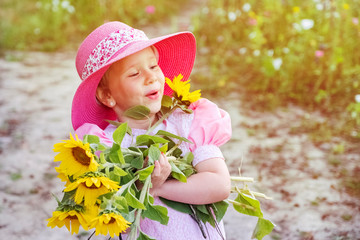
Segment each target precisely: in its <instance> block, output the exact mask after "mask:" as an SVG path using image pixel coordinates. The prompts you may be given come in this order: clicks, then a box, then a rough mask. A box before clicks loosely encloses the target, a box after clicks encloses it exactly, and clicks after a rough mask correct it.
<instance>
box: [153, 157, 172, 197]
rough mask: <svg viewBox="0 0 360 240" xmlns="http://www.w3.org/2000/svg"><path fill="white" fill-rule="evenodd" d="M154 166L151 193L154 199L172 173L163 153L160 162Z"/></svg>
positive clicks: (156, 162)
mask: <svg viewBox="0 0 360 240" xmlns="http://www.w3.org/2000/svg"><path fill="white" fill-rule="evenodd" d="M154 165H155V167H154V171H153V172H152V174H151V183H152V188H151V189H150V193H151V195H153V197H156V196H157V190H158V189H159V188H160V187H161V186H162V185H163V184H164V182H165V181H166V179H167V178H168V177H169V175H170V173H171V165H170V163H169V161H168V159H167V157H166V156H165V154H163V153H161V155H160V158H159V160H158V161H155V163H154Z"/></svg>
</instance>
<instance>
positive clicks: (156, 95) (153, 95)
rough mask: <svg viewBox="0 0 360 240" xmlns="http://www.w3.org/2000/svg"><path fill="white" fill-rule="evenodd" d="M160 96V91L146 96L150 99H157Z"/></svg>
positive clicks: (151, 92)
mask: <svg viewBox="0 0 360 240" xmlns="http://www.w3.org/2000/svg"><path fill="white" fill-rule="evenodd" d="M158 96H160V91H158V90H154V91H150V92H149V93H148V94H146V97H148V98H150V99H156V98H157V97H158Z"/></svg>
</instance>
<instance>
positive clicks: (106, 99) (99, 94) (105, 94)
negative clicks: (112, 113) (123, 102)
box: [96, 86, 116, 108]
mask: <svg viewBox="0 0 360 240" xmlns="http://www.w3.org/2000/svg"><path fill="white" fill-rule="evenodd" d="M96 98H97V100H98V101H99V102H100V103H102V104H103V105H105V106H106V107H109V108H113V107H114V106H115V105H116V102H115V100H114V99H113V97H112V96H111V94H110V91H109V89H107V88H103V87H100V86H99V87H98V88H97V89H96Z"/></svg>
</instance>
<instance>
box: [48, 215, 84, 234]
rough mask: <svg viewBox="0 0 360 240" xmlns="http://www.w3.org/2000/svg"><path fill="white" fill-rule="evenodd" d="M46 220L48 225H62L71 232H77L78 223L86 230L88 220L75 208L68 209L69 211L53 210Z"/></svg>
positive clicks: (52, 226)
mask: <svg viewBox="0 0 360 240" xmlns="http://www.w3.org/2000/svg"><path fill="white" fill-rule="evenodd" d="M47 221H48V225H47V226H48V227H51V228H54V227H59V228H61V227H63V226H64V225H65V226H66V228H67V229H68V230H69V232H71V234H73V233H76V234H77V233H78V232H79V227H80V225H81V226H82V227H83V228H84V229H85V230H88V229H89V226H88V222H87V220H86V216H85V215H84V214H83V213H81V212H77V211H76V210H70V211H65V212H63V211H55V212H53V216H52V217H51V218H49V219H47Z"/></svg>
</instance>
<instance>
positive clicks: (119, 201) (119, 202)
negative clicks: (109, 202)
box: [113, 196, 129, 213]
mask: <svg viewBox="0 0 360 240" xmlns="http://www.w3.org/2000/svg"><path fill="white" fill-rule="evenodd" d="M113 205H114V207H115V208H116V209H117V210H118V211H120V212H121V213H129V206H128V204H127V201H126V199H125V197H123V196H116V197H115V201H113Z"/></svg>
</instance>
